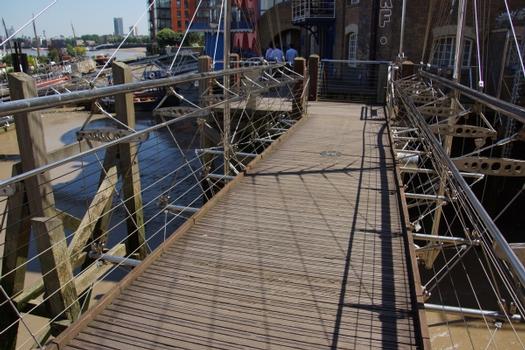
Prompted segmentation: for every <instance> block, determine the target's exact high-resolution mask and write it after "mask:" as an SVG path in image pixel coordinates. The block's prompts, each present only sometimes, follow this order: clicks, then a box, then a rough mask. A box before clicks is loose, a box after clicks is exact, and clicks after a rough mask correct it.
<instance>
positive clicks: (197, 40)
mask: <svg viewBox="0 0 525 350" xmlns="http://www.w3.org/2000/svg"><path fill="white" fill-rule="evenodd" d="M186 40H187V42H185V43H184V44H185V45H188V46H204V34H203V33H195V32H189V33H188V36H187V37H186Z"/></svg>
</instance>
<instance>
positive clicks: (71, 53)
mask: <svg viewBox="0 0 525 350" xmlns="http://www.w3.org/2000/svg"><path fill="white" fill-rule="evenodd" d="M66 51H67V54H68V55H69V56H75V47H74V46H73V45H71V44H67V46H66Z"/></svg>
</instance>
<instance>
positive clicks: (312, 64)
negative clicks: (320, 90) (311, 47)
mask: <svg viewBox="0 0 525 350" xmlns="http://www.w3.org/2000/svg"><path fill="white" fill-rule="evenodd" d="M319 62H320V58H319V55H310V57H308V76H309V77H310V87H309V93H308V101H317V83H318V79H319Z"/></svg>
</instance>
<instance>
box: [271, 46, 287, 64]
mask: <svg viewBox="0 0 525 350" xmlns="http://www.w3.org/2000/svg"><path fill="white" fill-rule="evenodd" d="M272 61H274V62H277V63H282V62H283V61H284V55H283V51H282V50H281V49H280V48H278V47H276V48H275V49H273V51H272Z"/></svg>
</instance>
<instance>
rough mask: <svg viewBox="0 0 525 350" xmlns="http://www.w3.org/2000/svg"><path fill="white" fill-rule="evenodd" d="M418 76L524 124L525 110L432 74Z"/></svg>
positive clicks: (422, 73) (423, 72)
mask: <svg viewBox="0 0 525 350" xmlns="http://www.w3.org/2000/svg"><path fill="white" fill-rule="evenodd" d="M420 74H421V76H422V77H423V78H426V79H430V80H432V81H435V82H438V83H439V84H440V85H442V86H444V87H447V88H449V89H453V90H456V91H458V92H459V93H461V94H462V95H464V96H467V97H469V98H471V99H472V100H474V101H476V102H480V103H482V104H484V105H486V106H487V107H490V108H491V109H493V110H494V111H496V112H499V113H501V114H504V115H506V116H508V117H511V118H513V119H515V120H517V121H519V122H520V123H525V108H523V107H520V106H517V105H515V104H512V103H509V102H506V101H503V100H500V99H498V98H496V97H494V96H490V95H487V94H485V93H482V92H479V91H477V90H474V89H471V88H469V87H467V86H465V85H462V84H459V83H456V82H454V81H452V80H449V79H447V78H443V77H440V76H438V75H435V74H432V73H428V72H425V71H421V72H420Z"/></svg>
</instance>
